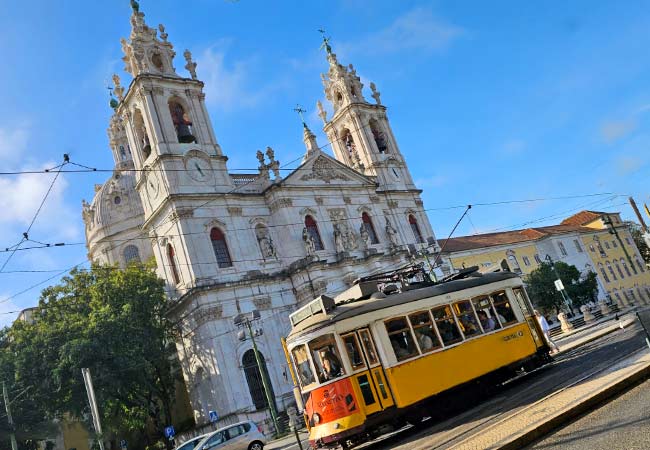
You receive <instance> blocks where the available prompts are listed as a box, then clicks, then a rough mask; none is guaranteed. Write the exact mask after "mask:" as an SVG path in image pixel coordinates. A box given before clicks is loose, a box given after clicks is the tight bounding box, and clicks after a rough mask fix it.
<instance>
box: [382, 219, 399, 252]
mask: <svg viewBox="0 0 650 450" xmlns="http://www.w3.org/2000/svg"><path fill="white" fill-rule="evenodd" d="M385 230H386V236H387V237H388V243H389V244H390V247H396V246H397V231H396V230H395V228H393V226H392V225H391V224H390V220H388V217H386V227H385Z"/></svg>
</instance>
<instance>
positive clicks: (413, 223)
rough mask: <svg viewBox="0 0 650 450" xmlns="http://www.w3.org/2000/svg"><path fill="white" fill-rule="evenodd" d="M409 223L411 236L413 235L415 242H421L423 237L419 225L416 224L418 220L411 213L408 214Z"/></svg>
mask: <svg viewBox="0 0 650 450" xmlns="http://www.w3.org/2000/svg"><path fill="white" fill-rule="evenodd" d="M409 224H410V225H411V231H413V236H415V242H416V243H418V244H422V243H423V242H424V239H423V238H422V233H421V232H420V226H419V225H418V220H417V219H416V218H415V216H414V215H413V214H409Z"/></svg>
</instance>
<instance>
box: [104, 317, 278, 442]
mask: <svg viewBox="0 0 650 450" xmlns="http://www.w3.org/2000/svg"><path fill="white" fill-rule="evenodd" d="M249 315H250V317H249ZM259 319H260V313H259V311H258V310H254V311H252V312H251V313H249V314H238V315H237V316H236V317H235V325H236V326H238V327H244V328H246V329H247V330H248V336H249V337H250V338H251V343H252V344H253V353H254V354H255V362H256V363H257V369H258V371H259V373H260V378H261V379H262V387H263V388H264V395H266V402H267V403H268V404H269V411H270V412H271V420H272V421H273V426H274V427H275V434H276V435H278V434H280V431H281V430H280V423H279V422H278V412H277V411H276V410H275V399H274V398H273V395H271V388H270V386H269V381H268V380H267V379H266V374H265V371H264V370H263V369H262V360H261V358H260V354H259V352H258V351H257V344H256V343H255V335H254V333H253V326H252V325H251V322H252V321H254V320H259ZM102 450H103V449H102Z"/></svg>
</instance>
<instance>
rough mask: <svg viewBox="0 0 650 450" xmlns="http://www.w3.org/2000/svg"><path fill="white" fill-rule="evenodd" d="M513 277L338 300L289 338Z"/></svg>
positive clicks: (493, 274)
mask: <svg viewBox="0 0 650 450" xmlns="http://www.w3.org/2000/svg"><path fill="white" fill-rule="evenodd" d="M512 278H519V275H517V274H515V273H512V272H491V273H485V274H481V275H480V276H472V277H469V278H463V279H461V280H453V281H447V282H445V283H440V284H436V285H433V286H427V287H422V288H418V289H413V290H409V291H405V292H401V293H399V294H392V295H387V296H386V297H384V298H368V299H364V300H356V301H351V302H348V303H338V304H336V305H335V307H334V308H333V309H332V310H330V311H329V312H327V313H319V314H315V315H313V316H312V317H309V318H308V319H305V320H304V321H302V322H300V323H298V324H297V325H296V326H295V327H294V328H293V329H292V330H291V332H290V333H289V337H291V336H293V335H295V334H296V333H299V332H303V331H308V330H312V329H317V328H321V327H323V326H326V325H329V324H332V323H335V322H338V321H341V320H345V319H349V318H350V317H355V316H359V315H361V314H366V313H370V312H373V311H378V310H380V309H384V308H388V307H391V306H396V305H403V304H405V303H410V302H414V301H417V300H421V299H423V298H428V297H436V296H440V295H444V294H449V293H450V292H456V291H462V290H463V289H469V288H473V287H477V286H483V285H486V284H491V283H497V282H499V281H504V280H509V279H512Z"/></svg>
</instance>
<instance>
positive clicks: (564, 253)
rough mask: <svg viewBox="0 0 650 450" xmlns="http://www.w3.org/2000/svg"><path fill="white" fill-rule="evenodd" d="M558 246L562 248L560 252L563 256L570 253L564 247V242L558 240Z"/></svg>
mask: <svg viewBox="0 0 650 450" xmlns="http://www.w3.org/2000/svg"><path fill="white" fill-rule="evenodd" d="M557 246H558V247H559V248H560V253H561V254H562V256H566V255H568V253H567V251H566V248H565V247H564V244H563V243H562V242H558V243H557Z"/></svg>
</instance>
